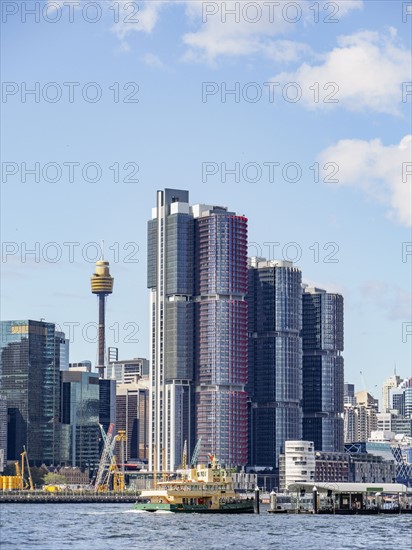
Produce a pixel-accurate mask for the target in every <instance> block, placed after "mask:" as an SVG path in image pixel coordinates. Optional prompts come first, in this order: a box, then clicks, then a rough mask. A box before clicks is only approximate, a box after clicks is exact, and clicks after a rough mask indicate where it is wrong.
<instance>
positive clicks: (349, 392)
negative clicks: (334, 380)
mask: <svg viewBox="0 0 412 550" xmlns="http://www.w3.org/2000/svg"><path fill="white" fill-rule="evenodd" d="M343 403H344V405H355V404H356V398H355V384H343Z"/></svg>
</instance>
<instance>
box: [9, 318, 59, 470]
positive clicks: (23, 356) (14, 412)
mask: <svg viewBox="0 0 412 550" xmlns="http://www.w3.org/2000/svg"><path fill="white" fill-rule="evenodd" d="M60 338H61V335H60V336H57V335H56V329H55V325H54V324H52V323H44V322H41V321H29V320H24V321H2V322H1V350H0V394H1V395H3V396H5V398H6V400H7V414H8V430H7V439H8V441H7V449H8V450H7V458H8V460H18V459H19V458H20V453H21V452H22V451H23V446H26V449H27V451H28V456H29V458H30V461H31V462H32V463H36V464H41V463H45V464H48V465H50V464H58V463H59V461H60V454H59V451H60V420H59V415H60V410H59V409H60V372H59V366H60V365H59V363H60Z"/></svg>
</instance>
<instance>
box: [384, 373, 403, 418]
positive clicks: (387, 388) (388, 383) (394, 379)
mask: <svg viewBox="0 0 412 550" xmlns="http://www.w3.org/2000/svg"><path fill="white" fill-rule="evenodd" d="M401 382H402V378H401V377H400V376H398V375H397V374H393V375H392V376H390V377H389V378H388V379H387V380H385V382H384V383H383V385H382V403H381V410H380V412H381V413H386V412H389V411H390V408H391V398H390V397H391V396H390V392H391V389H395V388H397V387H398V386H399V384H400V383H401Z"/></svg>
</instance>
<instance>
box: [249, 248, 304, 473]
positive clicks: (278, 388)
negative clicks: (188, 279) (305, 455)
mask: <svg viewBox="0 0 412 550" xmlns="http://www.w3.org/2000/svg"><path fill="white" fill-rule="evenodd" d="M248 272H249V277H248V278H249V285H248V287H249V291H248V308H249V309H248V315H249V326H248V331H249V381H248V385H247V389H248V394H249V400H250V402H249V422H250V428H249V430H250V433H249V464H250V465H251V466H259V467H266V468H272V469H273V468H275V469H276V468H277V467H278V460H279V455H280V453H283V452H284V444H285V441H286V440H293V441H295V440H298V439H301V437H302V345H301V337H300V331H301V328H302V325H301V323H302V287H301V283H302V274H301V271H300V270H299V269H298V268H296V267H294V266H293V264H292V262H288V261H266V260H265V259H264V258H260V259H255V258H252V259H251V260H250V263H249V270H248Z"/></svg>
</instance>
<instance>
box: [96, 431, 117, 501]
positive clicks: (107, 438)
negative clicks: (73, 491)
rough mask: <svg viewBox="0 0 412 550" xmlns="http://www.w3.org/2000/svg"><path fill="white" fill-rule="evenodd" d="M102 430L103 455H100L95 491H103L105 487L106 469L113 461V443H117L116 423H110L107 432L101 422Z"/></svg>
mask: <svg viewBox="0 0 412 550" xmlns="http://www.w3.org/2000/svg"><path fill="white" fill-rule="evenodd" d="M99 426H100V431H101V432H102V436H103V441H104V446H103V450H102V455H101V457H100V462H99V469H98V470H97V475H96V480H95V482H94V489H95V491H101V490H104V488H103V477H104V474H105V471H106V470H108V469H109V465H110V463H111V455H113V450H112V445H113V446H114V444H115V443H116V439H115V437H114V435H113V432H114V424H113V423H112V424H110V426H109V429H108V430H107V434H106V432H105V431H104V428H103V426H102V425H101V424H99Z"/></svg>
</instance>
